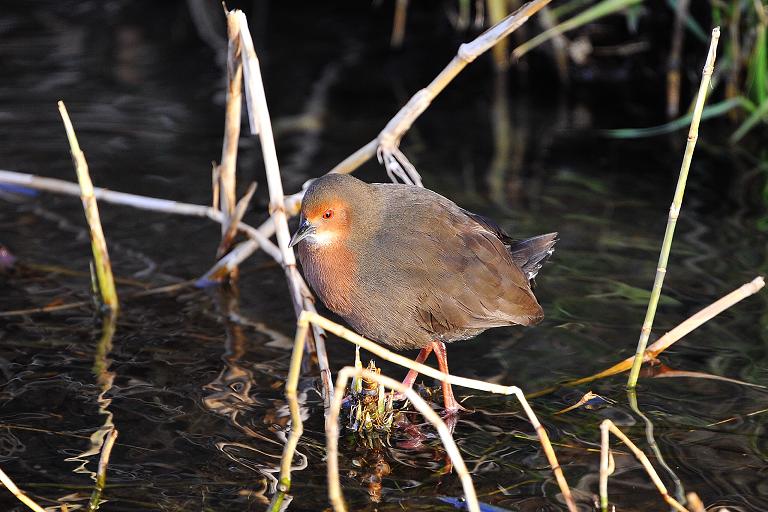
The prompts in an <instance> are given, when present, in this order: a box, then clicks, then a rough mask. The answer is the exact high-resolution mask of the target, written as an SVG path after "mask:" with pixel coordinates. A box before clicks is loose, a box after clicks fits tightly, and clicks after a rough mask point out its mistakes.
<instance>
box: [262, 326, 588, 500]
mask: <svg viewBox="0 0 768 512" xmlns="http://www.w3.org/2000/svg"><path fill="white" fill-rule="evenodd" d="M310 323H311V324H316V325H319V326H321V327H323V328H324V329H325V330H327V331H329V332H332V333H334V334H335V335H337V336H339V337H340V338H342V339H345V340H347V341H349V342H351V343H354V344H355V345H358V346H360V347H362V348H364V349H365V350H367V351H368V352H371V353H373V354H376V355H377V356H378V357H380V358H382V359H384V360H386V361H389V362H391V363H395V364H399V365H401V366H404V367H405V368H409V369H411V370H416V371H417V372H419V373H421V374H423V375H427V376H429V377H433V378H435V379H438V380H440V381H442V382H450V383H451V384H454V385H457V386H464V387H468V388H471V389H477V390H481V391H490V392H493V393H500V394H505V395H515V396H516V397H517V398H518V400H519V401H520V404H521V405H522V407H523V410H524V411H525V414H526V416H528V420H529V421H530V422H531V425H532V426H533V428H534V429H535V430H536V434H537V436H538V438H539V442H540V444H541V447H542V450H543V451H544V454H545V455H546V457H547V461H548V462H549V464H550V466H551V467H552V472H553V473H554V475H555V480H556V481H557V484H558V486H559V487H560V491H561V492H562V493H563V499H564V500H565V502H566V505H567V506H568V510H569V511H570V512H577V511H578V508H577V507H576V503H575V501H574V499H573V495H572V494H571V490H570V488H569V487H568V482H567V481H566V479H565V475H564V474H563V470H562V468H561V467H560V463H559V462H558V460H557V456H556V455H555V451H554V449H553V448H552V443H551V442H550V441H549V436H548V435H547V431H546V430H545V429H544V426H543V425H542V424H541V423H540V422H539V420H538V418H537V417H536V414H535V413H534V412H533V409H532V408H531V406H530V404H529V403H528V401H527V400H526V398H525V394H524V393H523V392H522V390H521V389H520V388H518V387H517V386H500V385H498V384H493V383H491V382H485V381H482V380H475V379H468V378H465V377H456V376H454V375H449V374H445V373H442V372H440V371H438V370H435V369H434V368H432V367H430V366H426V365H423V364H420V363H417V362H415V361H412V360H410V359H408V358H407V357H403V356H401V355H399V354H396V353H394V352H392V351H390V350H387V349H386V348H384V347H382V346H380V345H378V344H376V343H374V342H372V341H370V340H368V339H366V338H364V337H362V336H360V335H359V334H356V333H354V332H352V331H350V330H349V329H347V328H345V327H343V326H341V325H339V324H337V323H335V322H332V321H331V320H328V319H327V318H324V317H322V316H320V315H318V314H317V313H313V312H310V311H304V312H302V314H301V315H300V316H299V320H298V322H297V325H298V328H297V331H296V338H295V339H294V348H293V350H294V352H293V355H292V356H291V368H290V371H289V374H288V380H287V383H286V393H285V394H286V398H287V399H288V402H289V407H290V411H291V425H292V430H291V434H290V436H289V438H288V441H287V442H286V444H285V449H284V450H283V456H282V459H281V465H280V468H281V471H280V486H279V492H278V493H277V494H276V495H275V497H274V498H273V500H272V503H271V504H270V507H269V509H268V511H269V512H277V511H278V510H279V508H278V506H279V503H281V502H282V500H283V499H284V498H285V496H286V493H287V492H288V490H289V489H290V482H291V475H290V471H291V461H292V460H293V455H294V453H295V452H296V446H297V445H298V441H299V437H300V436H301V431H302V422H301V417H300V414H299V412H300V411H299V406H298V400H297V395H296V389H297V385H298V381H299V374H300V372H301V354H302V353H303V343H304V339H305V338H306V336H307V331H308V329H309V324H310ZM329 418H330V416H329Z"/></svg>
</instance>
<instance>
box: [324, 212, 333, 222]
mask: <svg viewBox="0 0 768 512" xmlns="http://www.w3.org/2000/svg"><path fill="white" fill-rule="evenodd" d="M331 217H333V210H325V213H323V218H324V219H326V220H327V219H330V218H331Z"/></svg>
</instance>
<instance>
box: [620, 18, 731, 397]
mask: <svg viewBox="0 0 768 512" xmlns="http://www.w3.org/2000/svg"><path fill="white" fill-rule="evenodd" d="M719 39H720V27H715V29H714V30H712V40H711V42H710V44H709V53H708V54H707V60H706V62H705V64H704V69H703V71H702V78H701V85H700V86H699V93H698V95H697V97H696V105H695V106H694V108H693V119H692V120H691V128H690V130H689V131H688V143H687V144H686V146H685V155H684V156H683V163H682V166H681V167H680V175H679V176H678V179H677V187H676V188H675V196H674V199H673V200H672V206H671V207H670V208H669V218H668V220H667V229H666V231H665V232H664V241H663V242H662V245H661V254H660V255H659V263H658V266H657V269H656V278H655V279H654V282H653V289H652V290H651V299H650V301H649V302H648V309H647V310H646V313H645V320H644V321H643V328H642V329H641V331H640V340H639V341H638V342H637V350H636V351H635V360H634V362H633V364H632V370H631V371H630V373H629V380H628V381H627V386H628V387H630V388H633V387H635V386H636V385H637V378H638V377H639V375H640V367H641V366H642V364H643V354H644V353H645V347H646V345H647V344H648V338H649V337H650V335H651V328H652V327H653V318H654V316H655V315H656V307H657V306H658V303H659V297H660V296H661V287H662V285H663V284H664V276H665V275H666V273H667V261H668V260H669V251H670V249H671V248H672V238H673V237H674V235H675V226H676V224H677V218H678V216H679V215H680V208H681V207H682V204H683V195H684V194H685V183H686V180H687V179H688V170H689V169H690V167H691V159H692V158H693V150H694V148H695V147H696V141H697V139H698V137H699V122H700V121H701V112H702V110H704V101H705V99H706V97H707V91H708V90H709V82H710V79H711V77H712V72H713V71H714V67H715V56H716V54H717V41H718V40H719Z"/></svg>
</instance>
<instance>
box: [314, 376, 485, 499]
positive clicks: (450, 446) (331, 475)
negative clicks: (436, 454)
mask: <svg viewBox="0 0 768 512" xmlns="http://www.w3.org/2000/svg"><path fill="white" fill-rule="evenodd" d="M350 378H354V379H362V378H365V379H370V380H373V381H375V382H377V383H379V385H380V386H385V387H387V388H389V389H394V390H395V391H397V392H399V393H403V394H405V396H406V397H407V398H408V400H410V402H411V403H412V404H413V406H414V407H415V408H416V410H417V411H419V412H420V413H421V414H422V415H423V416H424V418H425V419H426V420H427V421H429V422H430V423H431V424H432V426H433V427H435V430H437V433H438V435H439V436H440V440H441V441H442V442H443V446H444V447H445V451H446V452H448V456H449V457H450V458H451V463H452V464H453V467H454V469H456V473H458V475H459V480H460V481H461V485H462V487H463V489H464V496H465V498H466V500H467V509H468V510H469V511H470V512H480V504H479V503H478V501H477V494H476V493H475V487H474V485H473V484H472V477H471V476H470V475H469V471H467V466H466V465H465V464H464V459H463V458H462V457H461V452H460V451H459V448H458V446H456V442H455V441H454V440H453V437H452V436H451V431H450V430H449V429H448V426H447V425H446V424H445V422H444V421H443V420H442V419H441V418H440V416H438V415H437V413H436V412H435V411H434V410H432V408H431V407H430V406H429V405H428V404H427V402H425V401H424V399H423V398H421V397H420V396H419V395H418V394H417V393H416V392H415V391H414V390H413V389H412V388H410V387H406V386H403V385H402V384H401V383H400V382H398V381H396V380H394V379H390V378H389V377H385V376H383V375H380V374H378V373H375V372H371V371H368V370H364V369H363V368H352V367H350V366H346V367H344V368H342V369H341V371H339V374H338V377H337V378H336V391H335V392H334V398H333V402H332V404H331V411H330V414H329V415H328V421H326V424H325V432H326V440H327V441H326V442H327V444H328V499H329V500H330V502H331V505H332V506H333V510H334V511H335V512H346V510H347V508H346V506H345V504H344V496H343V495H342V492H341V484H340V482H339V413H340V411H341V401H342V398H343V396H344V389H345V388H346V386H347V381H349V379H350ZM383 396H384V393H383V391H382V390H380V392H379V397H383Z"/></svg>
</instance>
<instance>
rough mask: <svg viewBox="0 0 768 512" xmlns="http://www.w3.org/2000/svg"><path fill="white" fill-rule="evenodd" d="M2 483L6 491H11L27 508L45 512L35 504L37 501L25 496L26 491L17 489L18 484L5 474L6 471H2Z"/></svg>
mask: <svg viewBox="0 0 768 512" xmlns="http://www.w3.org/2000/svg"><path fill="white" fill-rule="evenodd" d="M0 482H2V483H3V485H4V486H5V488H6V489H8V490H9V491H11V494H13V495H14V496H16V499H18V500H19V501H20V502H22V503H23V504H25V505H26V506H27V507H29V508H30V509H31V510H34V511H35V512H45V509H44V508H43V507H41V506H40V505H38V504H37V503H35V501H34V500H33V499H32V498H30V497H29V496H27V495H26V494H24V491H22V490H21V489H19V488H18V487H16V484H15V483H13V480H11V477H9V476H8V475H6V474H5V471H3V470H2V469H0Z"/></svg>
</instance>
